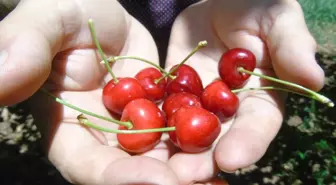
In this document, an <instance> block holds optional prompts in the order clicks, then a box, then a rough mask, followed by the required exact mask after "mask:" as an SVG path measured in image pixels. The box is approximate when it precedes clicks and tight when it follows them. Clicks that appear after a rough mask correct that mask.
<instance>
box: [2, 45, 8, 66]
mask: <svg viewBox="0 0 336 185" xmlns="http://www.w3.org/2000/svg"><path fill="white" fill-rule="evenodd" d="M7 57H8V52H7V51H5V50H3V51H0V69H1V67H2V66H3V65H4V64H5V63H6V60H7Z"/></svg>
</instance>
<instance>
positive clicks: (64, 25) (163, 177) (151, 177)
mask: <svg viewBox="0 0 336 185" xmlns="http://www.w3.org/2000/svg"><path fill="white" fill-rule="evenodd" d="M89 18H92V19H93V20H94V21H95V29H96V31H97V35H98V37H99V42H100V44H101V46H102V48H103V50H104V52H105V53H106V55H133V56H140V57H143V58H146V59H149V60H152V61H156V62H157V63H158V54H157V50H156V46H155V43H154V41H153V39H152V38H151V36H150V34H149V33H148V32H147V30H145V28H144V27H143V26H142V25H140V23H139V22H137V21H136V20H135V19H134V18H132V17H131V16H130V15H128V14H127V13H126V11H125V10H124V9H123V8H122V7H121V6H120V5H119V4H118V2H117V1H111V0H96V1H86V0H80V1H73V0H54V1H45V0H31V1H22V2H21V3H20V4H19V5H18V7H16V9H15V10H14V11H13V12H11V14H9V15H8V16H7V17H6V18H5V19H4V20H3V21H2V22H1V23H0V35H1V41H0V49H1V51H2V52H1V57H0V59H3V60H2V61H1V62H0V66H1V67H0V84H1V91H0V104H1V105H10V104H15V103H17V102H21V101H23V100H26V99H27V98H29V101H28V102H29V103H30V105H31V109H32V113H33V116H34V118H35V120H36V123H37V124H38V128H39V130H40V131H41V133H42V134H43V141H44V144H45V145H44V146H45V149H46V153H47V156H48V158H49V160H50V161H51V162H52V164H53V165H55V167H56V168H57V169H58V170H59V171H60V172H61V174H62V175H63V176H64V177H65V178H66V179H67V180H68V181H69V182H72V183H74V184H89V185H94V184H99V185H102V184H113V185H114V184H139V183H140V184H162V185H164V184H167V185H175V184H178V183H177V178H176V176H175V174H174V173H173V171H172V170H171V169H170V168H169V167H168V166H167V165H166V163H165V162H167V161H168V158H169V157H170V155H169V154H170V152H169V151H168V149H162V150H160V148H168V146H167V145H166V144H164V143H161V144H160V145H158V146H157V148H158V149H154V150H152V151H150V152H147V153H145V154H143V155H142V156H134V157H133V156H132V157H131V156H130V155H129V154H128V153H126V152H124V151H123V150H121V149H119V148H117V147H116V146H117V141H116V137H115V134H105V133H101V132H96V131H94V130H91V129H87V128H86V127H83V126H80V125H79V124H78V123H77V120H76V117H77V115H78V114H79V113H78V112H77V111H74V110H72V109H69V108H67V107H65V106H61V105H60V104H58V103H56V102H54V101H53V100H51V99H50V98H49V97H47V96H46V95H45V94H43V93H36V91H37V90H38V89H39V88H40V87H41V86H42V85H43V86H44V87H45V88H47V89H48V90H49V91H50V92H52V93H53V94H55V95H56V96H58V97H61V98H63V99H65V100H66V101H68V102H70V103H72V104H74V105H76V106H78V107H80V108H83V109H87V110H89V111H92V112H95V113H97V114H101V115H104V116H109V114H108V113H107V111H106V109H105V107H104V106H103V104H102V101H101V91H102V87H103V85H104V83H106V82H107V81H108V80H110V79H111V78H110V75H109V74H108V73H107V71H106V70H105V67H104V65H102V64H99V62H100V61H101V58H100V57H99V55H98V52H97V51H96V46H95V45H94V43H93V41H92V39H91V38H92V37H91V34H90V30H89V26H88V20H89ZM130 66H131V67H130ZM146 66H147V65H145V63H143V62H139V61H134V60H132V61H131V60H123V61H118V62H117V63H116V64H115V65H114V66H113V71H114V73H115V74H116V75H117V76H133V75H134V74H135V73H136V72H138V71H139V70H140V69H141V68H144V67H146ZM31 95H33V96H32V97H31ZM90 119H91V120H92V121H94V122H95V123H97V124H102V123H101V122H99V121H98V120H96V119H93V118H90ZM112 125H113V124H109V125H108V126H109V127H112ZM115 128H116V127H115Z"/></svg>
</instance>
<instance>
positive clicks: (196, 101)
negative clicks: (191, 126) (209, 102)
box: [162, 92, 202, 119]
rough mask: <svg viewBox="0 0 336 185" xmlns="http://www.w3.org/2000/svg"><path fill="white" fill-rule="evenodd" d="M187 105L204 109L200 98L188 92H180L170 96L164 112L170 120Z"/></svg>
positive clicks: (164, 104)
mask: <svg viewBox="0 0 336 185" xmlns="http://www.w3.org/2000/svg"><path fill="white" fill-rule="evenodd" d="M185 105H189V106H198V107H202V104H201V99H200V98H199V97H198V96H196V95H194V94H191V93H188V92H179V93H174V94H171V95H169V96H168V97H167V98H166V99H165V100H164V102H163V104H162V110H163V112H164V113H165V115H166V118H167V119H169V118H170V117H171V116H172V115H173V114H174V112H175V111H176V110H178V109H179V108H181V107H182V106H185Z"/></svg>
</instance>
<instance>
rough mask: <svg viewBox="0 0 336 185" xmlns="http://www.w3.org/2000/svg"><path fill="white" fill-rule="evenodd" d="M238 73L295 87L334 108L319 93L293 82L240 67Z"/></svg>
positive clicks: (327, 99)
mask: <svg viewBox="0 0 336 185" xmlns="http://www.w3.org/2000/svg"><path fill="white" fill-rule="evenodd" d="M238 71H239V72H242V73H247V74H249V75H254V76H258V77H260V78H264V79H267V80H269V81H273V82H277V83H280V84H283V85H287V86H290V87H294V88H297V89H300V90H302V91H304V92H306V93H308V95H307V97H309V98H312V99H315V100H317V101H319V102H321V103H323V104H327V105H328V106H329V107H334V103H333V102H332V101H331V100H330V99H329V98H327V97H325V96H323V95H321V94H319V93H317V92H314V91H312V90H310V89H307V88H305V87H303V86H300V85H298V84H295V83H291V82H288V81H284V80H280V79H277V78H273V77H270V76H266V75H263V74H258V73H255V72H252V71H248V70H246V69H244V68H242V67H239V68H238Z"/></svg>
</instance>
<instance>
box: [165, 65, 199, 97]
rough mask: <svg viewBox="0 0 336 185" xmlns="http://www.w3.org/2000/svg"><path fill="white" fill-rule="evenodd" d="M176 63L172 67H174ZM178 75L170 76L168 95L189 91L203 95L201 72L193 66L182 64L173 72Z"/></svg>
mask: <svg viewBox="0 0 336 185" xmlns="http://www.w3.org/2000/svg"><path fill="white" fill-rule="evenodd" d="M176 66H178V65H175V66H173V67H172V68H171V70H170V71H172V69H174V68H175V67H176ZM171 74H172V75H173V76H176V78H174V79H170V78H168V82H167V86H166V92H167V94H168V95H170V94H173V93H178V92H189V93H192V94H195V95H196V96H201V94H202V91H203V84H202V81H201V78H200V76H199V74H198V73H197V72H196V70H195V69H193V68H192V67H191V66H189V65H186V64H182V65H181V66H180V67H179V68H178V69H177V70H175V71H174V72H173V73H171Z"/></svg>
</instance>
